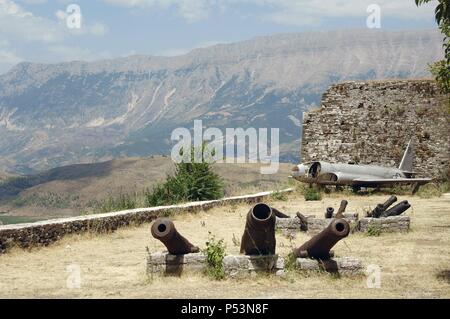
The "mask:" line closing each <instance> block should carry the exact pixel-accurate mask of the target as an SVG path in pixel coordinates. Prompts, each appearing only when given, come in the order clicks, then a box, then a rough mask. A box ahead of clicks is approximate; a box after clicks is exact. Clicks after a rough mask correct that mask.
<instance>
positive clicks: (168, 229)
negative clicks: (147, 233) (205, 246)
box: [151, 218, 200, 255]
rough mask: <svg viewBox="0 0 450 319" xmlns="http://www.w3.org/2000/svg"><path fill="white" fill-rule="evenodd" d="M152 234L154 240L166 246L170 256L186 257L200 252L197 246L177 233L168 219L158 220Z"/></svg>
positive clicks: (154, 224)
mask: <svg viewBox="0 0 450 319" xmlns="http://www.w3.org/2000/svg"><path fill="white" fill-rule="evenodd" d="M151 232H152V236H153V237H154V238H156V239H158V240H160V241H161V242H162V243H163V244H164V246H166V248H167V251H168V252H169V254H172V255H185V254H189V253H197V252H199V251H200V249H199V248H198V247H197V246H194V245H192V244H191V243H190V242H189V241H188V240H187V239H186V238H184V237H183V236H182V235H181V234H180V233H179V232H178V231H177V229H176V228H175V225H174V223H173V222H172V221H171V220H170V219H168V218H158V219H157V220H156V221H155V222H154V223H153V225H152V228H151Z"/></svg>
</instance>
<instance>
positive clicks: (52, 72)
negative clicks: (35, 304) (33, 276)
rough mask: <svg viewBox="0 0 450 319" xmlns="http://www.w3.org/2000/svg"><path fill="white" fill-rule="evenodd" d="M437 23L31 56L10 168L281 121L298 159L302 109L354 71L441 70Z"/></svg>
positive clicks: (407, 74) (13, 99)
mask: <svg viewBox="0 0 450 319" xmlns="http://www.w3.org/2000/svg"><path fill="white" fill-rule="evenodd" d="M442 56H443V52H442V36H441V35H440V34H439V32H437V31H436V30H412V31H396V32H393V31H386V32H385V31H379V30H369V29H367V30H342V31H333V32H313V33H298V34H279V35H272V36H264V37H258V38H254V39H251V40H248V41H243V42H239V43H229V44H219V45H215V46H212V47H208V48H202V49H195V50H193V51H191V52H190V53H188V54H186V55H182V56H176V57H156V56H143V55H135V56H129V57H123V58H117V59H112V60H102V61H96V62H90V63H88V62H82V61H74V62H67V63H58V64H38V63H28V62H23V63H20V64H18V65H16V66H15V67H13V68H12V69H11V70H10V71H9V72H7V73H5V74H3V75H0V171H8V172H12V173H20V174H32V173H36V172H38V171H42V170H47V169H51V168H54V167H58V166H63V165H71V164H78V163H93V162H99V161H107V160H111V159H114V158H119V157H129V156H148V155H152V154H169V153H170V149H171V145H172V142H171V140H170V136H171V132H172V130H173V129H174V128H177V127H186V128H192V127H193V121H194V119H202V120H203V124H204V125H205V126H207V127H218V128H220V129H224V128H226V127H233V128H237V127H243V128H248V127H255V128H260V127H268V128H270V127H278V128H280V143H281V147H280V149H281V155H282V156H281V159H282V160H284V161H294V160H298V157H299V147H300V137H301V118H302V112H303V111H305V110H308V109H310V108H312V107H314V106H318V105H319V104H320V98H321V95H322V93H323V92H324V90H325V89H326V88H327V87H328V86H329V85H331V84H333V83H336V82H339V81H343V80H352V79H355V80H367V79H386V78H418V77H426V76H429V72H428V67H427V64H428V63H430V62H433V61H436V60H438V59H440V58H442Z"/></svg>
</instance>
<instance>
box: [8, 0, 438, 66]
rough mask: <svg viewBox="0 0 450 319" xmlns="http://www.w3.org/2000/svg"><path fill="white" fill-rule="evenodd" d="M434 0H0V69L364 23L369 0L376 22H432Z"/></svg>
mask: <svg viewBox="0 0 450 319" xmlns="http://www.w3.org/2000/svg"><path fill="white" fill-rule="evenodd" d="M435 2H436V1H432V2H431V4H428V5H426V6H423V7H420V8H418V7H416V5H415V4H414V0H378V1H375V0H79V1H74V0H72V1H66V0H53V1H51V0H14V1H13V0H0V73H2V72H5V71H7V70H8V69H9V68H10V67H11V66H13V65H14V64H16V63H18V62H20V61H32V62H46V63H52V62H60V61H70V60H89V61H90V60H96V59H102V58H112V57H118V56H126V55H131V54H151V55H179V54H183V53H186V52H188V51H189V50H191V49H193V48H196V47H204V46H208V45H212V44H216V43H223V42H234V41H240V40H245V39H249V38H252V37H254V36H258V35H269V34H274V33H284V32H304V31H311V30H333V29H342V28H366V27H367V26H366V20H367V17H368V16H369V15H370V14H371V13H372V12H373V11H371V12H369V13H368V12H367V10H368V7H369V6H370V5H371V4H376V5H378V6H379V8H380V10H381V11H380V17H381V30H392V29H411V28H420V29H423V28H434V27H435V22H434V15H433V10H434V7H435V5H436V3H435ZM71 4H76V5H78V6H79V8H80V9H81V25H80V28H69V27H68V25H67V19H68V18H70V17H68V15H71V17H72V18H73V17H74V16H73V13H74V11H69V13H67V12H68V7H69V5H71ZM69 22H71V24H70V23H69V24H70V26H71V27H74V26H75V27H76V26H78V25H77V23H76V19H75V20H74V19H69Z"/></svg>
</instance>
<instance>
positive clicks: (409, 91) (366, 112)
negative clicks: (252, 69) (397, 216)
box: [301, 80, 450, 178]
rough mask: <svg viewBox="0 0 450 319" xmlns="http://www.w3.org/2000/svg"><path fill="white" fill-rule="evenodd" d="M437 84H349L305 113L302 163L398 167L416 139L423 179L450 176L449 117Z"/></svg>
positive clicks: (335, 88)
mask: <svg viewBox="0 0 450 319" xmlns="http://www.w3.org/2000/svg"><path fill="white" fill-rule="evenodd" d="M449 98H450V97H449V96H444V95H442V94H440V93H439V90H438V88H437V86H436V83H435V81H433V80H386V81H364V82H353V81H352V82H344V83H340V84H337V85H334V86H332V87H330V88H329V89H328V90H327V91H326V92H325V93H324V94H323V97H322V105H321V107H320V108H319V109H315V110H312V111H310V112H308V113H305V114H304V117H303V139H302V150H301V155H302V162H310V161H313V160H323V161H328V162H343V163H348V162H353V163H359V164H379V165H386V166H395V167H398V165H399V163H400V161H401V158H402V155H403V152H404V149H405V148H406V144H407V143H408V141H409V139H410V138H411V137H412V138H413V145H414V151H415V158H414V170H415V171H417V172H418V173H419V174H418V175H417V176H418V177H420V176H421V177H425V176H430V175H431V176H433V177H435V178H441V177H443V176H445V175H447V176H448V174H449V166H450V124H449V123H450V116H449V109H448V105H447V106H446V103H445V102H446V101H448V99H449Z"/></svg>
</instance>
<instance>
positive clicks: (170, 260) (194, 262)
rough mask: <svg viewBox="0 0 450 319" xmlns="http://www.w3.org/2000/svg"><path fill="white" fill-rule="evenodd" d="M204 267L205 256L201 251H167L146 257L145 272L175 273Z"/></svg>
mask: <svg viewBox="0 0 450 319" xmlns="http://www.w3.org/2000/svg"><path fill="white" fill-rule="evenodd" d="M205 269H206V256H205V255H204V254H202V253H195V254H186V255H171V254H169V253H167V252H157V253H152V254H150V255H149V256H148V259H147V273H149V274H154V273H159V274H164V275H175V276H179V275H181V273H184V272H189V271H197V272H199V271H200V272H201V271H203V270H205Z"/></svg>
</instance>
